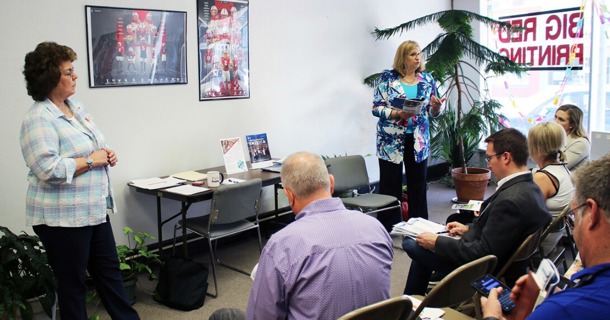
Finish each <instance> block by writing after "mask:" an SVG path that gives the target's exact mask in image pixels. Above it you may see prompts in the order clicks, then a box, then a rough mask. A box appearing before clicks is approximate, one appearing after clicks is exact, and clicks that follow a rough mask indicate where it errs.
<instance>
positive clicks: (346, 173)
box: [325, 155, 370, 194]
mask: <svg viewBox="0 0 610 320" xmlns="http://www.w3.org/2000/svg"><path fill="white" fill-rule="evenodd" d="M325 162H326V165H328V166H329V167H328V173H330V174H332V175H333V176H334V177H335V193H337V194H341V193H347V192H350V191H353V190H358V189H361V188H364V187H366V188H367V190H370V183H369V176H368V172H367V170H366V163H365V162H364V157H362V156H361V155H353V156H342V157H335V158H328V159H326V160H325Z"/></svg>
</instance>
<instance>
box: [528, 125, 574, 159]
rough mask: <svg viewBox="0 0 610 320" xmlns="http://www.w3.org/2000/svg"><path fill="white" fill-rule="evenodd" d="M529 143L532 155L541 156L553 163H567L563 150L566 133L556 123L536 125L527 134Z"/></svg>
mask: <svg viewBox="0 0 610 320" xmlns="http://www.w3.org/2000/svg"><path fill="white" fill-rule="evenodd" d="M527 143H528V147H529V149H530V154H531V155H534V154H536V155H541V156H543V157H544V158H545V159H546V160H551V161H556V160H559V161H562V162H563V161H565V158H566V156H565V154H564V153H563V151H562V150H563V148H564V147H565V144H566V132H565V130H563V127H561V125H559V124H558V123H556V122H553V121H551V122H543V123H539V124H537V125H535V126H534V127H533V128H531V129H530V131H529V133H528V134H527Z"/></svg>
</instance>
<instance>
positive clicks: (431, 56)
mask: <svg viewBox="0 0 610 320" xmlns="http://www.w3.org/2000/svg"><path fill="white" fill-rule="evenodd" d="M452 6H453V3H452ZM431 22H436V23H438V25H439V26H440V28H441V29H442V30H443V32H442V33H440V34H439V35H438V36H437V37H436V38H435V39H434V40H433V41H432V42H430V43H429V44H428V45H427V46H426V47H424V48H423V49H422V54H423V55H424V56H425V57H427V64H426V71H429V72H430V73H431V74H432V75H433V76H434V78H435V79H436V80H437V81H438V82H439V84H440V86H439V87H440V88H442V89H444V90H445V91H444V93H443V94H442V96H444V97H447V98H448V108H447V110H446V111H445V112H444V113H443V115H441V116H439V118H438V119H436V120H435V121H432V124H431V126H432V130H433V132H434V134H433V135H432V138H431V152H432V155H433V156H434V157H436V158H441V159H444V160H445V161H447V162H448V163H449V164H450V165H451V166H452V167H453V168H454V169H452V176H453V178H454V180H455V184H456V192H457V194H458V200H459V201H467V200H470V199H477V198H478V199H482V198H483V196H484V194H485V187H486V186H487V181H488V180H489V178H490V176H491V174H490V172H489V170H488V169H484V168H468V167H467V163H468V160H470V158H471V157H472V156H473V155H474V154H475V152H476V150H477V148H478V145H479V143H480V142H481V140H482V138H483V137H484V135H485V134H486V133H490V132H495V131H497V130H499V129H501V128H503V127H504V126H503V121H504V120H506V118H505V117H504V116H503V115H501V114H500V113H499V110H500V108H501V107H502V105H501V104H500V103H499V102H498V101H496V100H494V99H491V98H490V97H489V95H488V91H487V90H486V89H485V87H486V84H487V82H486V79H487V75H488V74H491V75H493V76H498V75H503V74H506V73H513V74H516V75H521V74H522V73H523V72H525V71H526V66H524V65H521V64H517V63H515V62H513V61H512V60H510V59H508V58H507V57H505V56H503V55H500V54H499V53H497V52H495V51H493V50H491V49H489V48H487V47H486V46H484V45H482V44H480V43H478V42H477V41H476V39H475V38H474V35H473V28H472V26H471V23H473V22H481V23H483V24H484V25H486V26H489V27H494V28H498V29H503V30H505V31H506V32H518V31H519V30H520V29H519V28H514V27H512V26H511V25H510V24H508V23H505V22H502V21H498V20H494V19H491V18H488V17H485V16H482V15H479V14H476V13H473V12H470V11H466V10H455V9H451V10H446V11H440V12H436V13H432V14H429V15H426V16H423V17H420V18H417V19H414V20H411V21H408V22H405V23H403V24H401V25H398V26H396V27H392V28H387V29H377V28H376V29H375V31H374V34H375V35H376V36H377V39H387V38H390V37H392V36H394V35H396V34H401V33H402V32H406V31H409V30H411V29H414V28H416V27H419V26H423V25H425V24H428V23H431ZM471 75H474V76H475V77H477V78H479V77H480V78H481V79H482V83H483V90H481V88H480V86H479V81H478V80H479V79H473V78H472V76H471ZM379 76H380V74H374V75H371V76H369V77H367V78H366V79H365V80H364V82H365V84H368V85H370V86H376V85H377V83H378V79H379ZM475 80H476V81H475ZM478 172H483V174H482V177H481V178H478V177H473V174H474V173H478ZM462 178H466V179H467V181H472V180H474V181H475V185H476V186H479V187H482V188H481V189H482V190H481V191H479V192H476V195H469V196H465V195H463V194H464V193H463V191H464V188H463V187H462V185H461V183H460V182H461V181H460V179H462ZM476 180H480V181H476ZM472 189H473V186H472V185H471V186H466V188H465V190H472Z"/></svg>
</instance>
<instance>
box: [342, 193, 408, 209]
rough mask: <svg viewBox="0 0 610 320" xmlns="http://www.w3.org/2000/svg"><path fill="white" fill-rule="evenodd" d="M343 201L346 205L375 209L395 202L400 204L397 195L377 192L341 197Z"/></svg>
mask: <svg viewBox="0 0 610 320" xmlns="http://www.w3.org/2000/svg"><path fill="white" fill-rule="evenodd" d="M341 201H343V204H344V205H345V206H346V207H360V208H363V209H368V210H375V209H378V208H381V207H385V206H389V205H393V204H395V205H398V203H397V200H396V197H392V196H388V195H385V194H377V193H366V194H362V195H359V196H357V197H353V198H341ZM365 211H366V210H365Z"/></svg>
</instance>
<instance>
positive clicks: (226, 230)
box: [185, 215, 256, 238]
mask: <svg viewBox="0 0 610 320" xmlns="http://www.w3.org/2000/svg"><path fill="white" fill-rule="evenodd" d="M209 217H210V216H209V215H205V216H202V217H196V218H188V219H186V220H185V225H186V228H187V229H189V230H191V231H193V232H195V233H198V234H200V235H202V236H204V237H210V238H219V237H223V236H227V235H230V234H232V233H238V232H242V231H245V230H248V229H254V228H256V223H254V222H252V221H249V220H246V219H244V220H239V221H237V222H233V223H225V224H213V225H212V230H210V233H209V234H208V220H209Z"/></svg>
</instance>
